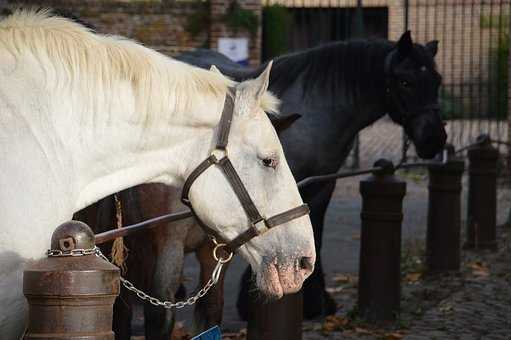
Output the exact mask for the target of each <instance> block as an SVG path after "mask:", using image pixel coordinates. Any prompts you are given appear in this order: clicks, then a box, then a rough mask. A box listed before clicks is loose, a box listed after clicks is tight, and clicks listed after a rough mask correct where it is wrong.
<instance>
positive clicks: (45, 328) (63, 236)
mask: <svg viewBox="0 0 511 340" xmlns="http://www.w3.org/2000/svg"><path fill="white" fill-rule="evenodd" d="M51 248H52V249H57V250H61V251H63V252H66V253H69V252H71V251H72V250H76V249H92V248H94V234H93V232H92V230H91V229H90V228H89V227H88V226H87V225H86V224H85V223H82V222H78V221H70V222H66V223H64V224H62V225H60V226H59V227H58V228H57V229H56V230H55V232H54V233H53V236H52V240H51ZM23 293H24V294H25V296H26V298H27V300H28V304H29V313H28V319H29V322H28V329H27V332H26V333H25V337H24V339H48V340H49V339H73V340H77V339H87V340H93V339H96V340H99V339H101V340H107V339H112V340H113V339H114V333H113V332H112V308H113V304H114V301H115V298H116V297H117V295H118V294H119V269H118V268H117V267H115V266H114V265H112V264H110V263H108V262H106V261H104V260H102V259H100V258H98V257H97V256H95V255H94V254H89V255H82V256H58V257H48V258H44V259H42V260H39V261H36V262H34V263H32V264H30V265H28V266H27V268H26V269H25V272H24V274H23Z"/></svg>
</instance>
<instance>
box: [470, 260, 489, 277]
mask: <svg viewBox="0 0 511 340" xmlns="http://www.w3.org/2000/svg"><path fill="white" fill-rule="evenodd" d="M468 267H469V268H470V269H472V275H474V276H479V277H488V276H490V269H489V268H488V267H487V266H486V265H485V264H484V263H482V262H480V261H476V262H473V263H470V264H469V265H468Z"/></svg>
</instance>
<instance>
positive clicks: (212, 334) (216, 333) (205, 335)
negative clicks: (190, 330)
mask: <svg viewBox="0 0 511 340" xmlns="http://www.w3.org/2000/svg"><path fill="white" fill-rule="evenodd" d="M192 340H222V333H221V332H220V328H219V327H218V326H214V327H212V328H210V329H208V330H207V331H204V332H202V333H201V334H199V335H196V336H194V337H193V338H192Z"/></svg>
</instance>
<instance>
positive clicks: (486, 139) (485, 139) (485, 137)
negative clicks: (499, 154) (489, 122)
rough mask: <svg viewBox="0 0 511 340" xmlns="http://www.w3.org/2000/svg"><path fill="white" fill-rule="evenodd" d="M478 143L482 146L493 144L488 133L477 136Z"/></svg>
mask: <svg viewBox="0 0 511 340" xmlns="http://www.w3.org/2000/svg"><path fill="white" fill-rule="evenodd" d="M476 142H477V143H478V144H481V145H488V144H491V138H490V135H489V134H487V133H483V134H480V135H479V136H477V139H476Z"/></svg>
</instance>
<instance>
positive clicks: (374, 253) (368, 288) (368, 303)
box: [358, 160, 406, 321]
mask: <svg viewBox="0 0 511 340" xmlns="http://www.w3.org/2000/svg"><path fill="white" fill-rule="evenodd" d="M374 166H375V167H376V166H380V167H383V170H382V171H380V172H378V173H377V174H375V175H371V176H369V177H368V178H366V179H364V180H362V181H360V193H361V195H362V213H361V214H360V215H361V219H362V231H361V238H360V269H359V282H358V307H359V310H360V316H361V317H362V318H364V319H366V320H368V321H392V320H394V319H395V317H396V315H397V313H398V312H399V308H400V298H401V222H402V220H403V197H404V196H405V193H406V182H404V181H401V180H399V179H398V178H396V177H395V176H394V165H393V164H392V162H389V161H387V160H379V161H377V162H376V163H375V164H374Z"/></svg>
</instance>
